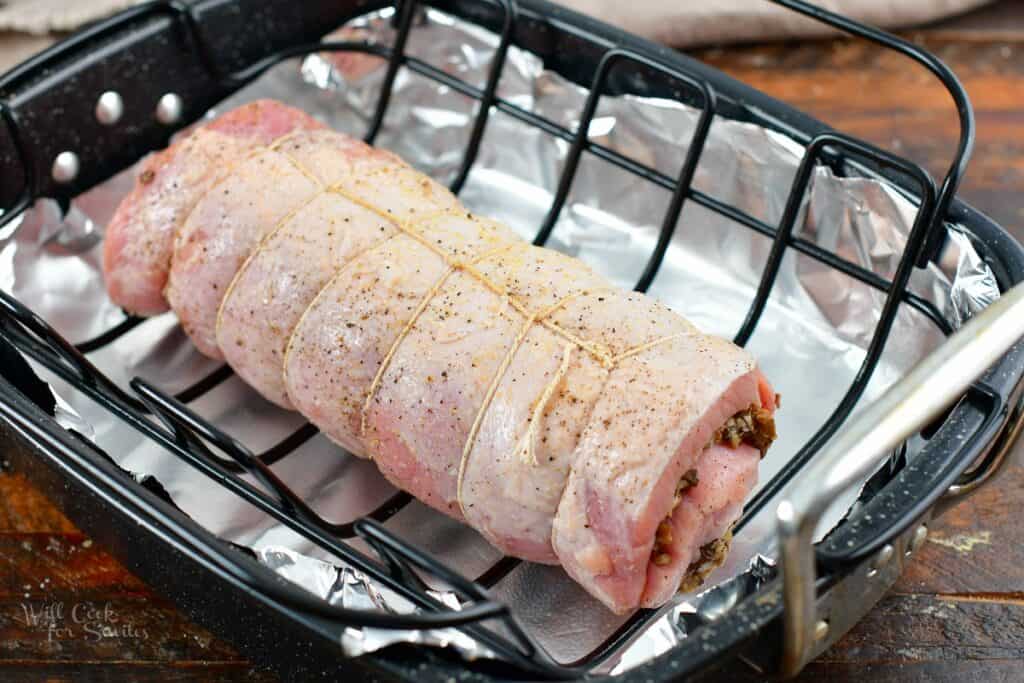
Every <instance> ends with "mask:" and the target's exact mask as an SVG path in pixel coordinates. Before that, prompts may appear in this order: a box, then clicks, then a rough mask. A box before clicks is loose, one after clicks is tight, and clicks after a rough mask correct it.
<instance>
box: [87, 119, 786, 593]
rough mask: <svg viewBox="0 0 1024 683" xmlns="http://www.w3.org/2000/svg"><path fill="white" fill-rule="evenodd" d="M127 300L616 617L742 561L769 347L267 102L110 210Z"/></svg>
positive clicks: (112, 254)
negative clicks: (758, 358) (710, 324)
mask: <svg viewBox="0 0 1024 683" xmlns="http://www.w3.org/2000/svg"><path fill="white" fill-rule="evenodd" d="M104 271H105V276H106V281H107V286H108V291H109V293H110V296H111V298H112V299H113V300H114V302H116V303H117V304H119V305H121V306H122V307H124V308H125V309H126V310H128V311H130V312H133V313H136V314H140V315H153V314H157V313H160V312H163V311H166V310H168V309H171V310H173V311H174V312H175V313H176V314H177V316H178V318H179V320H180V321H181V324H182V326H183V327H184V329H185V331H186V332H187V333H188V335H189V337H190V338H191V339H192V340H193V342H194V343H195V345H196V347H197V348H198V349H199V350H200V351H201V352H202V353H204V354H206V355H207V356H210V357H213V358H218V359H220V358H222V359H224V360H226V362H227V363H228V364H230V366H231V367H232V368H233V369H234V370H235V372H236V373H237V374H238V375H239V376H240V377H241V378H242V379H244V380H245V381H246V382H247V383H248V384H250V385H251V386H252V387H253V388H254V389H255V390H256V391H258V392H259V393H260V394H262V395H263V396H264V397H266V398H267V399H268V400H269V401H272V402H274V403H276V404H278V405H280V406H282V407H284V408H290V409H294V410H297V411H299V412H300V413H302V414H303V415H304V416H305V417H306V418H307V419H308V420H310V422H312V423H313V424H314V425H316V426H317V427H318V428H319V429H320V430H321V431H322V432H323V433H324V434H326V435H327V436H328V437H329V438H331V439H332V440H334V441H335V442H337V443H338V444H340V445H341V446H343V447H344V448H345V449H346V450H348V451H349V452H350V453H352V454H354V455H356V456H359V457H364V458H370V459H372V460H373V461H374V462H375V463H376V464H377V466H378V467H379V469H380V471H381V472H382V473H383V474H384V476H386V477H387V478H388V479H389V480H390V481H391V482H392V483H393V484H394V485H395V486H397V487H399V488H402V489H404V490H406V491H408V492H410V493H411V494H413V495H414V496H416V497H417V498H418V499H419V500H421V501H423V502H424V503H426V504H428V505H430V506H432V507H434V508H436V509H438V510H440V511H442V512H444V513H445V514H447V515H450V516H452V517H454V518H456V519H458V520H461V521H463V522H465V523H466V524H468V525H470V526H471V527H473V528H474V529H476V530H477V531H478V532H479V533H480V534H482V535H483V536H484V537H485V538H487V539H488V540H489V541H490V542H491V543H493V544H494V545H495V546H497V547H498V548H499V549H501V550H502V551H503V552H505V553H508V554H510V555H514V556H516V557H520V558H523V559H525V560H529V561H533V562H544V563H550V564H558V565H561V566H562V567H563V568H564V569H565V571H566V572H568V573H569V575H570V576H572V578H573V579H575V580H576V581H577V582H579V583H580V584H581V585H582V586H583V587H584V588H585V589H586V590H587V591H589V592H590V593H591V594H593V595H594V596H595V597H597V598H598V599H599V600H601V601H602V602H603V603H604V604H605V605H607V606H608V607H609V608H610V609H612V610H614V611H615V612H620V613H621V612H626V611H629V610H632V609H636V608H638V607H656V606H659V605H661V604H663V603H665V602H666V601H667V600H669V599H670V598H671V597H672V595H673V594H675V593H676V592H677V591H678V590H679V589H680V587H685V588H691V587H693V586H694V585H695V584H697V583H699V581H700V580H701V577H702V576H703V575H704V574H705V573H706V572H707V571H708V570H709V569H710V568H712V567H713V566H715V564H716V563H717V562H719V561H720V560H721V558H722V557H723V556H724V553H725V551H726V549H727V547H728V540H729V538H730V528H731V526H732V524H733V522H734V521H735V520H736V518H737V517H738V515H739V513H740V510H741V509H742V506H743V501H744V500H745V498H746V497H747V495H748V494H749V493H750V491H751V489H752V488H753V486H754V484H755V483H756V481H757V469H758V463H759V460H760V458H761V456H762V455H763V454H764V451H765V449H766V448H767V447H768V446H769V445H770V443H771V441H772V439H773V438H774V436H775V428H774V422H773V415H774V411H775V408H776V403H777V397H776V395H775V393H774V392H773V391H772V389H771V387H770V386H769V384H768V382H767V381H766V379H765V378H764V376H763V375H762V374H761V372H760V371H759V370H758V368H757V364H756V362H755V360H754V358H753V357H752V356H751V355H750V354H749V353H747V352H745V351H744V350H743V349H740V348H739V347H737V346H735V345H733V344H732V343H730V342H728V341H725V340H723V339H720V338H718V337H715V336H710V335H706V334H703V333H701V332H700V331H699V330H697V329H696V328H695V327H694V326H693V325H691V324H690V323H689V322H687V321H686V320H685V319H683V318H682V317H681V316H679V315H677V314H675V313H673V312H672V311H671V310H670V309H669V308H667V307H666V306H664V305H663V304H661V303H659V302H657V301H655V300H653V299H651V298H648V297H646V296H644V295H642V294H637V293H633V292H628V291H623V290H621V289H618V288H616V287H613V286H611V285H610V284H609V283H608V281H607V280H605V279H604V278H603V277H601V276H600V275H598V274H597V273H595V272H594V271H593V270H591V269H590V268H589V267H588V266H587V265H586V264H584V263H583V262H582V261H579V260H577V259H574V258H571V257H568V256H565V255H563V254H560V253H558V252H555V251H551V250H548V249H543V248H539V247H534V246H532V245H530V244H529V243H527V242H525V241H523V240H521V239H519V238H518V237H517V236H516V235H515V234H513V233H512V232H511V230H509V229H508V228H506V227H505V226H503V225H501V224H498V223H496V222H494V221H490V220H487V219H486V218H483V217H480V216H476V215H474V214H472V213H471V212H469V211H467V210H466V209H465V208H464V207H463V206H461V205H460V204H459V201H458V199H456V198H455V197H454V196H453V195H452V194H451V193H450V192H449V191H448V190H447V189H445V188H444V187H442V186H440V185H438V184H437V183H436V182H434V181H433V180H431V179H430V178H428V177H427V176H425V175H423V174H422V173H420V172H418V171H416V170H414V169H413V168H411V167H410V166H408V165H406V164H405V163H404V162H402V161H401V160H400V159H399V158H397V157H396V156H394V155H393V154H391V153H388V152H385V151H382V150H378V149H374V148H372V147H370V146H368V145H366V144H364V143H362V142H360V141H358V140H355V139H353V138H351V137H348V136H346V135H343V134H340V133H337V132H334V131H331V130H328V129H327V128H325V127H324V126H322V125H321V124H319V123H318V122H316V121H315V120H314V119H312V118H311V117H309V116H307V115H306V114H304V113H302V112H300V111H297V110H295V109H293V108H291V107H288V106H286V105H283V104H281V103H278V102H273V101H267V100H264V101H258V102H254V103H251V104H247V105H244V106H242V107H239V108H237V109H235V110H233V111H230V112H227V113H226V114H223V115H222V116H220V117H219V118H217V119H215V120H213V121H211V122H208V123H206V124H204V125H202V126H197V127H195V128H193V129H192V130H191V131H190V132H189V133H188V134H187V136H185V137H184V138H182V139H180V140H179V141H177V142H175V143H174V144H173V145H171V146H170V147H169V148H167V149H166V150H164V151H162V152H159V153H157V154H155V155H153V156H151V157H150V158H149V159H148V160H146V162H144V163H143V164H142V167H141V172H140V173H139V176H138V179H137V183H136V186H135V188H134V190H133V191H132V192H131V194H130V195H128V196H127V197H126V198H125V199H124V201H123V202H122V203H121V205H120V207H119V209H118V211H117V214H116V215H115V217H114V219H113V220H112V222H111V224H110V225H109V227H108V230H107V236H106V241H105V245H104Z"/></svg>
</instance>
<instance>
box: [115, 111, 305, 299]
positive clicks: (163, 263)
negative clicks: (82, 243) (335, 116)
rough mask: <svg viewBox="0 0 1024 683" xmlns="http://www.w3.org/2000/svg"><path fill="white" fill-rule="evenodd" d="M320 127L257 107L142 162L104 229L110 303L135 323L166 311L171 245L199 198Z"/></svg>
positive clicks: (209, 126)
mask: <svg viewBox="0 0 1024 683" xmlns="http://www.w3.org/2000/svg"><path fill="white" fill-rule="evenodd" d="M322 127H323V126H322V124H320V123H318V122H317V121H315V120H314V119H312V118H311V117H309V116H307V115H306V114H304V113H302V112H300V111H297V110H295V109H292V108H291V107H286V106H284V105H282V104H280V103H278V102H274V101H270V100H260V101H258V102H253V103H252V104H248V105H245V106H243V107H238V108H237V109H233V110H232V111H230V112H228V113H227V114H225V115H223V116H221V117H220V118H217V119H215V120H213V121H211V122H210V123H207V124H206V125H203V126H199V127H197V128H195V129H193V131H192V132H191V133H190V134H189V135H188V136H187V137H186V138H184V139H183V140H181V141H180V142H178V143H176V144H174V145H172V146H170V147H169V148H167V149H166V150H164V151H163V152H160V153H158V154H154V155H152V156H151V157H150V158H149V159H147V160H146V162H145V163H144V164H143V165H142V170H141V171H140V173H139V176H138V178H137V179H136V184H135V188H134V190H133V191H132V193H131V195H129V196H128V197H127V198H126V199H125V200H124V201H123V202H122V203H121V205H120V207H119V208H118V210H117V212H116V213H115V214H114V217H113V218H112V219H111V221H110V224H109V225H108V226H107V231H106V239H105V241H104V245H103V261H104V272H105V276H106V283H107V291H108V293H109V294H110V298H111V299H112V300H113V301H114V303H116V304H118V305H119V306H122V307H123V308H125V309H126V310H128V311H129V312H131V313H136V314H138V315H155V314H157V313H162V312H164V311H166V310H167V308H168V305H167V300H166V299H165V297H164V287H165V286H166V284H167V273H168V269H169V268H170V265H171V253H172V250H173V246H174V238H175V235H176V234H177V232H178V231H179V229H180V228H181V224H182V222H183V221H184V220H185V217H186V216H188V214H189V213H190V212H191V211H192V209H193V208H194V207H195V205H196V202H197V201H198V200H199V198H200V197H202V196H203V195H204V194H206V192H207V191H208V190H209V189H210V187H211V186H212V185H214V184H215V183H217V182H218V181H220V180H221V179H222V178H225V177H228V176H229V175H230V174H231V170H232V168H233V166H234V164H235V163H236V162H238V161H240V160H241V159H243V158H245V156H246V155H247V154H248V153H249V152H251V151H252V150H255V149H261V148H263V147H265V146H267V145H272V144H273V143H274V141H276V140H278V139H281V138H283V137H284V136H286V135H288V134H289V133H291V132H293V131H295V130H301V129H312V128H322Z"/></svg>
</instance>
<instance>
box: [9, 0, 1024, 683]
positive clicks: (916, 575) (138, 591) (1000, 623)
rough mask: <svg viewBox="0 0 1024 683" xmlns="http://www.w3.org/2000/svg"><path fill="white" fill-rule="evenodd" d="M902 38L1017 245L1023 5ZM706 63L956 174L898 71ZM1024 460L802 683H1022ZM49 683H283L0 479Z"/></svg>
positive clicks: (745, 52) (787, 53)
mask: <svg viewBox="0 0 1024 683" xmlns="http://www.w3.org/2000/svg"><path fill="white" fill-rule="evenodd" d="M909 35H910V36H911V37H913V39H914V40H916V41H918V42H920V43H921V44H922V45H924V46H926V47H928V48H929V49H931V50H932V51H934V52H935V53H937V54H938V55H939V57H941V58H942V59H944V60H945V61H946V62H947V63H949V64H950V65H951V66H952V67H953V68H954V70H955V71H956V72H957V74H958V75H959V76H960V78H961V79H962V80H963V82H964V84H965V85H966V87H967V90H968V92H969V93H970V95H971V98H972V99H973V101H974V104H975V107H976V108H977V112H978V129H979V137H978V146H977V151H976V153H975V157H974V159H975V160H974V163H973V165H972V166H971V170H970V173H969V174H968V176H967V178H966V181H965V182H964V186H963V189H962V192H961V195H962V196H963V197H965V198H966V199H967V200H968V201H970V202H971V203H973V204H974V205H975V206H977V207H978V208H980V209H982V210H984V211H985V212H987V213H989V214H990V215H991V216H993V217H994V218H995V219H996V220H997V221H998V222H999V223H1001V224H1002V225H1004V226H1007V227H1008V228H1010V229H1011V230H1012V231H1013V232H1014V234H1015V235H1016V236H1017V237H1018V238H1022V237H1024V3H1020V2H1017V1H1015V0H1006V1H1005V2H1002V3H1001V4H998V5H995V6H993V7H991V8H989V9H986V10H982V11H979V12H977V13H975V14H972V15H970V16H968V17H962V18H960V19H956V20H952V21H949V22H945V23H943V24H940V25H937V26H934V27H930V28H927V29H922V30H920V31H915V32H911V33H909ZM12 45H14V44H13V43H12V42H11V38H10V37H5V36H2V35H0V52H6V53H7V57H8V59H10V58H11V55H12V54H13V51H16V50H21V51H22V52H28V51H30V50H32V49H34V48H35V46H36V45H38V43H33V42H32V41H31V40H28V39H19V43H17V44H16V45H14V48H13V49H8V50H3V49H2V48H11V46H12ZM700 56H701V57H702V58H704V59H706V60H707V61H709V62H711V63H713V64H715V65H716V66H718V67H720V68H723V69H725V70H727V71H729V72H731V73H733V74H735V75H737V76H739V77H740V78H742V79H743V80H746V81H748V82H750V83H752V84H754V85H755V86H757V87H758V88H761V89H762V90H766V91H768V92H770V93H772V94H775V95H777V96H779V97H782V98H783V99H785V100H787V101H789V102H790V103H792V104H794V105H796V106H798V107H800V108H802V109H805V110H808V111H810V112H812V113H814V114H815V115H817V116H818V117H820V118H822V119H824V120H825V121H827V122H829V123H831V124H833V125H835V126H836V127H838V128H839V129H841V130H844V131H846V132H850V133H853V134H856V135H859V136H861V137H865V138H867V139H869V140H872V141H874V142H876V143H878V144H880V145H882V146H885V147H889V148H891V149H895V150H898V151H900V152H901V153H902V154H905V155H907V156H909V157H911V158H913V159H917V160H920V161H922V162H924V163H925V164H926V166H928V167H929V169H930V170H932V171H933V172H934V173H935V174H936V175H937V176H941V172H942V171H943V169H944V166H945V165H946V164H947V163H948V160H949V154H950V151H951V150H952V149H953V144H954V140H955V137H954V136H955V134H956V128H955V119H954V116H953V109H952V106H951V104H950V103H949V102H948V101H947V99H946V98H945V96H944V94H943V92H942V91H941V89H940V87H939V86H937V85H936V84H935V83H934V81H932V80H931V79H930V78H929V77H928V76H927V75H926V74H924V73H923V72H921V71H918V70H916V69H914V68H913V67H910V66H909V65H908V64H907V63H906V62H904V61H903V60H901V59H900V58H897V57H893V56H890V55H888V54H884V53H882V52H881V51H880V50H877V49H875V48H872V47H869V46H865V45H863V44H860V43H855V42H851V41H846V40H835V41H824V42H819V43H808V44H800V45H793V44H787V45H772V46H756V47H747V48H730V49H728V50H705V51H701V52H700ZM0 66H4V65H0ZM1022 453H1024V447H1021V446H1018V447H1017V449H1016V450H1015V453H1014V455H1013V460H1012V462H1011V463H1010V464H1009V466H1008V467H1007V471H1006V472H1005V474H1004V475H1003V476H1002V477H1001V478H1000V479H998V480H997V481H996V482H994V483H992V484H990V485H989V486H988V487H987V488H985V489H984V490H983V491H982V492H981V493H979V494H978V495H976V496H975V497H974V498H971V499H970V500H969V501H967V502H965V503H963V504H961V505H960V506H959V507H957V508H955V509H954V510H953V511H951V512H950V513H948V514H947V515H946V516H945V517H944V518H942V519H941V520H939V521H938V522H937V523H935V524H933V525H932V527H931V528H932V533H931V535H930V537H929V542H928V543H927V544H926V545H925V547H924V549H923V550H922V551H921V552H920V553H919V554H918V555H917V556H916V558H915V560H914V561H913V563H912V564H911V566H910V568H909V569H908V571H907V572H906V573H905V575H904V576H903V577H902V578H901V579H900V581H899V583H898V584H897V585H896V587H895V589H894V590H893V592H892V593H891V594H890V595H889V596H888V597H887V598H885V599H884V600H883V601H882V602H881V603H880V604H879V605H878V606H877V607H875V609H874V610H873V611H872V612H871V613H870V614H869V615H868V616H867V618H866V619H865V620H864V621H863V622H861V623H860V624H859V625H858V626H857V627H856V628H855V629H854V630H853V631H852V632H851V633H850V634H848V635H847V636H846V637H845V638H843V639H842V640H841V641H840V642H839V643H838V644H837V645H836V646H835V647H833V648H832V649H831V650H830V651H828V652H827V653H825V655H823V656H822V657H821V658H819V659H818V660H817V661H816V662H814V663H813V664H811V665H810V666H809V667H808V669H807V670H806V672H805V673H804V674H803V676H802V677H801V680H804V681H811V680H826V679H827V680H830V681H835V680H862V679H869V680H872V681H889V680H894V681H895V680H899V681H910V680H937V681H954V680H965V679H968V678H972V679H975V680H991V679H1001V680H1024V568H1022V567H1024V524H1021V523H1020V519H1019V517H1020V515H1019V512H1018V509H1019V506H1020V503H1021V498H1020V493H1021V491H1022V490H1024V459H1022ZM0 459H2V458H0ZM47 610H49V611H50V612H49V613H47ZM54 612H59V614H54ZM51 617H56V618H51ZM26 622H28V624H29V625H26ZM51 622H52V623H53V624H54V627H53V628H50V627H47V626H46V624H48V623H51ZM55 629H70V631H68V630H65V631H56V630H55ZM108 636H110V637H108ZM41 680H47V681H76V682H80V681H124V680H135V681H150V680H153V681H156V680H159V681H166V682H172V681H207V682H208V681H242V680H245V681H250V682H253V683H256V682H260V681H273V680H275V679H274V678H273V677H272V676H271V675H269V674H265V673H260V672H256V671H254V670H253V668H252V667H251V666H250V665H249V664H248V663H247V662H246V661H245V660H243V659H242V658H241V657H239V655H238V654H236V653H235V652H234V651H233V650H232V648H231V647H230V646H228V645H226V644H225V643H223V642H222V641H220V640H219V639H217V638H215V637H214V636H212V635H211V634H209V633H207V632H206V631H204V630H203V629H201V628H199V627H197V626H195V625H194V624H192V623H190V622H189V620H188V619H187V618H185V617H184V616H182V615H181V614H180V613H179V612H178V611H177V610H176V609H175V607H174V605H173V604H172V603H171V602H170V601H169V600H168V599H167V598H165V597H162V596H159V595H156V594H154V593H153V592H152V591H150V590H149V589H148V588H147V587H146V586H145V585H144V584H142V583H141V582H140V581H139V580H138V579H136V578H134V577H133V576H131V575H130V574H128V573H127V572H126V571H125V570H124V569H123V568H122V567H121V566H120V565H119V564H118V563H117V562H116V561H115V560H114V559H112V558H111V557H110V556H108V555H107V554H105V553H104V552H103V550H102V549H100V548H98V547H97V546H95V545H93V544H92V543H91V542H90V541H89V540H88V539H87V538H84V537H83V536H82V535H81V534H80V533H79V532H78V531H77V530H76V529H75V528H74V526H73V525H72V524H71V523H69V522H68V521H67V520H66V519H65V518H64V517H63V516H62V515H61V514H60V513H59V512H58V511H57V510H56V509H55V508H54V507H53V506H52V505H50V504H49V503H48V502H47V501H46V500H45V499H44V498H43V497H42V496H41V495H40V494H39V493H38V492H36V491H34V490H33V488H32V487H31V486H30V485H29V484H28V483H27V482H26V481H25V480H24V478H22V477H21V476H20V475H18V474H11V473H8V474H0V681H4V682H5V683H7V682H9V683H14V682H20V681H41Z"/></svg>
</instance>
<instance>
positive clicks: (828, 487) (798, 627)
mask: <svg viewBox="0 0 1024 683" xmlns="http://www.w3.org/2000/svg"><path fill="white" fill-rule="evenodd" d="M1022 337H1024V285H1018V286H1016V287H1014V288H1013V289H1011V290H1009V291H1008V292H1006V293H1005V294H1004V295H1003V297H1002V298H1001V299H1000V300H999V301H997V302H995V303H994V304H992V305H991V306H989V307H988V308H987V309H986V310H985V311H983V312H982V313H981V314H979V315H978V316H976V317H975V318H974V319H972V320H971V321H969V322H968V323H967V324H966V325H964V327H963V328H962V329H961V330H960V331H958V332H957V333H956V334H954V335H953V336H952V337H950V338H949V340H948V341H946V343H945V344H944V345H943V346H941V347H940V348H939V349H938V350H936V351H935V352H934V353H932V354H931V355H930V356H928V357H927V358H925V359H924V360H923V361H921V362H920V363H919V364H918V365H917V366H915V367H914V369H913V370H911V371H910V373H909V374H908V375H907V376H906V377H905V378H903V379H902V380H901V381H900V382H898V383H897V384H896V385H894V386H893V387H891V388H890V389H889V390H888V391H886V392H885V394H884V395H883V396H882V397H881V398H880V399H879V400H878V401H876V402H874V403H873V404H871V405H870V406H868V407H867V408H866V409H865V410H864V411H863V412H861V413H860V414H859V415H857V416H856V417H855V418H854V419H853V420H852V421H851V422H850V423H849V425H847V427H846V428H845V429H844V430H843V431H842V432H841V433H840V434H839V435H837V436H836V437H835V439H834V440H833V441H832V442H831V443H830V444H829V445H828V446H827V447H826V448H825V449H824V450H823V451H822V453H821V455H820V456H819V457H817V458H815V459H814V460H813V461H812V462H811V463H810V464H809V465H808V467H807V469H806V470H805V471H804V473H803V475H802V478H805V479H806V480H808V481H815V482H819V484H818V485H816V486H813V487H810V486H809V487H801V488H799V489H798V490H797V491H793V492H791V493H790V494H789V495H788V497H787V498H786V499H785V500H783V501H782V502H781V503H779V506H778V509H777V512H776V517H777V522H778V527H779V551H780V552H779V563H780V569H781V571H782V576H783V597H784V603H785V611H784V613H783V639H784V642H783V652H782V660H781V666H780V673H781V674H782V675H783V676H793V675H795V674H796V673H798V672H799V671H800V670H801V669H802V668H803V666H804V665H805V664H806V663H807V661H808V660H809V658H810V655H811V652H812V648H813V645H814V642H815V634H814V632H815V629H816V626H817V619H816V616H817V613H816V609H817V602H816V594H815V587H816V579H817V575H816V566H815V556H814V546H813V535H814V530H815V527H816V526H817V523H818V521H819V520H820V519H821V515H822V514H823V513H824V512H825V510H826V509H827V508H828V506H829V504H830V503H832V502H833V501H834V500H835V499H836V497H837V496H839V494H841V493H843V492H844V491H846V490H847V489H849V488H851V487H852V486H854V485H855V484H856V483H857V482H859V481H862V480H863V479H864V478H865V477H867V476H869V475H870V474H871V473H872V472H873V471H875V470H876V469H877V468H878V467H879V466H880V465H881V464H882V461H883V460H884V459H885V458H886V457H887V456H888V453H889V452H890V451H891V449H893V448H895V447H896V446H898V445H899V444H900V443H902V442H903V441H904V440H905V439H906V438H907V437H909V436H910V435H912V434H913V433H915V432H916V431H918V430H919V429H920V428H921V427H922V426H924V425H925V424H927V423H928V422H929V421H930V420H932V419H934V418H935V417H937V416H938V415H940V414H941V413H942V412H943V411H944V410H945V409H946V408H948V407H949V406H950V405H952V404H953V403H954V402H955V401H956V400H957V399H958V398H959V397H960V396H961V395H962V394H963V392H964V391H966V390H967V388H968V387H969V386H970V385H971V383H972V382H974V381H975V380H976V379H977V378H978V377H979V376H980V375H981V374H982V373H984V371H985V370H987V369H988V368H989V366H991V365H992V364H993V363H995V362H996V361H997V360H999V358H1000V357H1001V356H1002V355H1003V354H1005V353H1006V352H1007V351H1008V350H1009V349H1010V347H1012V346H1013V345H1014V344H1015V343H1017V342H1018V341H1019V340H1020V339H1021V338H1022Z"/></svg>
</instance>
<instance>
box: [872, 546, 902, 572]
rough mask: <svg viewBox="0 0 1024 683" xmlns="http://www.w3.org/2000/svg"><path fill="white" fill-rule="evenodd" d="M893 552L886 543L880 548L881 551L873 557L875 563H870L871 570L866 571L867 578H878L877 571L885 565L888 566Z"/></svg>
mask: <svg viewBox="0 0 1024 683" xmlns="http://www.w3.org/2000/svg"><path fill="white" fill-rule="evenodd" d="M895 552H896V551H895V550H894V549H893V547H892V546H891V545H889V544H888V543H886V544H885V545H884V546H882V549H881V550H879V551H878V554H877V555H875V561H874V562H872V563H871V568H870V569H868V578H869V579H873V578H875V577H876V576H878V571H879V570H880V569H881V568H882V567H884V566H885V565H887V564H889V560H891V559H892V556H893V554H894V553H895Z"/></svg>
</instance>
